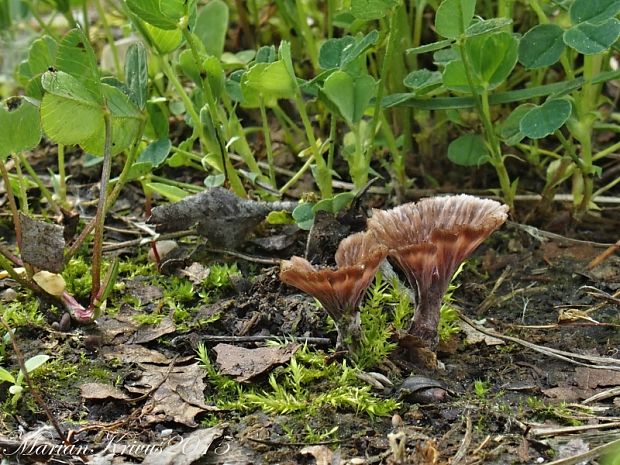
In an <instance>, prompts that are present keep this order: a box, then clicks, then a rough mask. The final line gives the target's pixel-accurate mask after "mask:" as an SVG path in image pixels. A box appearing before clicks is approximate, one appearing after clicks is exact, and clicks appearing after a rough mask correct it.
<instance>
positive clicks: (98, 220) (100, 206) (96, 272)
mask: <svg viewBox="0 0 620 465" xmlns="http://www.w3.org/2000/svg"><path fill="white" fill-rule="evenodd" d="M103 119H104V122H105V142H104V146H103V147H104V148H103V167H102V168H101V184H100V187H99V202H98V203H97V214H96V215H95V237H94V240H93V259H92V265H91V267H92V268H91V274H92V278H93V279H92V281H93V283H92V290H91V293H90V306H89V309H90V310H93V309H94V306H95V304H96V302H97V299H98V298H99V291H100V289H101V257H102V251H101V247H102V246H103V228H104V225H105V217H106V197H107V195H106V194H107V189H108V182H109V181H110V172H111V171H112V115H111V114H110V111H109V110H108V108H107V107H106V108H105V109H104V113H103Z"/></svg>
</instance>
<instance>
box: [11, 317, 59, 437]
mask: <svg viewBox="0 0 620 465" xmlns="http://www.w3.org/2000/svg"><path fill="white" fill-rule="evenodd" d="M0 323H2V326H4V328H5V329H6V330H7V332H8V335H9V338H10V339H11V344H12V345H13V350H14V351H15V358H16V359H17V364H18V365H19V368H20V370H21V371H22V373H23V375H24V381H26V384H27V385H28V388H29V389H30V393H31V394H32V397H34V400H35V401H36V402H37V404H39V407H41V408H42V409H43V411H44V412H45V415H46V416H47V418H48V419H49V421H50V422H51V423H52V426H53V427H54V429H55V430H56V433H58V437H60V439H61V440H62V441H63V442H64V443H65V444H66V445H69V444H70V443H69V441H68V440H67V436H66V435H65V433H64V431H63V429H62V427H61V426H60V423H58V421H57V420H56V417H54V415H53V414H52V411H51V410H50V409H49V407H48V406H47V404H46V403H45V401H43V398H42V397H41V394H39V390H38V389H37V388H36V387H35V386H34V384H32V379H31V378H30V373H28V370H27V369H26V362H25V361H24V355H23V354H22V351H21V349H20V348H19V346H18V345H17V339H16V338H15V335H14V334H13V331H12V330H11V327H10V326H9V325H8V323H7V322H6V320H5V319H4V317H0Z"/></svg>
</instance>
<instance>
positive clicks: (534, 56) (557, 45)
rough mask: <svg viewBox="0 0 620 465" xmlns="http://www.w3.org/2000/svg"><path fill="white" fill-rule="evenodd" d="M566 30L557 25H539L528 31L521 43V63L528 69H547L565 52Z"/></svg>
mask: <svg viewBox="0 0 620 465" xmlns="http://www.w3.org/2000/svg"><path fill="white" fill-rule="evenodd" d="M563 34H564V29H562V28H561V27H560V26H557V25H555V24H539V25H538V26H534V27H533V28H532V29H530V30H529V31H527V32H526V33H525V35H524V36H523V37H522V38H521V42H520V43H519V63H521V64H522V65H523V66H525V67H526V68H528V69H534V68H546V67H547V66H551V65H552V64H554V63H555V62H557V61H558V60H559V59H560V56H561V55H562V52H563V51H564V40H563V38H562V36H563Z"/></svg>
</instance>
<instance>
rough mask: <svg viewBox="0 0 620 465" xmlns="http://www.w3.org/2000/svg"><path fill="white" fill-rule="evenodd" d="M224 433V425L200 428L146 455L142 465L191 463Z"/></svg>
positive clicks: (185, 464) (186, 464)
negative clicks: (176, 441) (157, 451)
mask: <svg viewBox="0 0 620 465" xmlns="http://www.w3.org/2000/svg"><path fill="white" fill-rule="evenodd" d="M223 434H224V427H223V426H213V427H211V428H207V429H198V430H196V431H194V432H193V433H190V434H188V435H187V436H185V437H183V438H181V440H180V441H179V442H178V443H177V444H174V445H172V446H169V447H166V448H165V449H164V450H162V451H161V452H159V453H157V454H149V455H147V456H146V458H145V459H144V461H143V462H142V465H189V464H191V463H193V462H195V461H196V460H198V459H199V458H201V457H202V456H203V455H205V454H206V453H207V452H208V451H209V448H210V447H211V445H212V444H213V441H215V440H216V439H219V438H220V437H222V435H223Z"/></svg>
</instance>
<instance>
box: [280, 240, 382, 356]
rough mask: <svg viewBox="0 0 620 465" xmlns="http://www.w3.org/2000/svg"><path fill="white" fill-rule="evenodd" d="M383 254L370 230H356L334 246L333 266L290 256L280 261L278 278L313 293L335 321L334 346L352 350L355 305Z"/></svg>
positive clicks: (357, 328)
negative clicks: (323, 265)
mask: <svg viewBox="0 0 620 465" xmlns="http://www.w3.org/2000/svg"><path fill="white" fill-rule="evenodd" d="M386 256H387V248H386V247H384V246H383V245H380V244H378V243H377V241H376V239H375V237H374V236H373V235H372V234H371V233H357V234H353V235H351V236H349V237H347V238H346V239H344V240H343V241H342V242H341V243H340V245H339V246H338V250H337V251H336V265H337V268H335V269H334V268H318V269H317V268H315V267H314V266H312V265H311V264H310V263H309V262H308V261H307V260H305V259H303V258H301V257H293V258H291V259H290V260H284V261H283V262H282V265H281V269H280V280H281V281H282V282H284V283H286V284H289V285H291V286H294V287H296V288H298V289H301V290H302V291H304V292H306V293H308V294H310V295H312V296H314V297H316V298H317V299H318V301H319V302H321V305H322V306H323V308H324V309H325V311H326V312H327V313H328V314H329V316H331V317H332V318H333V319H334V322H335V323H336V330H337V331H338V340H337V344H336V346H337V348H342V347H347V348H348V349H349V350H351V351H355V350H356V348H357V347H358V346H359V341H360V338H361V322H360V312H359V305H360V303H361V301H362V298H363V297H364V292H365V291H366V289H367V288H368V286H369V285H370V283H371V281H372V280H373V278H374V276H375V274H376V272H377V269H378V268H379V265H380V264H381V262H382V261H383V260H384V259H385V257H386Z"/></svg>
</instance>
